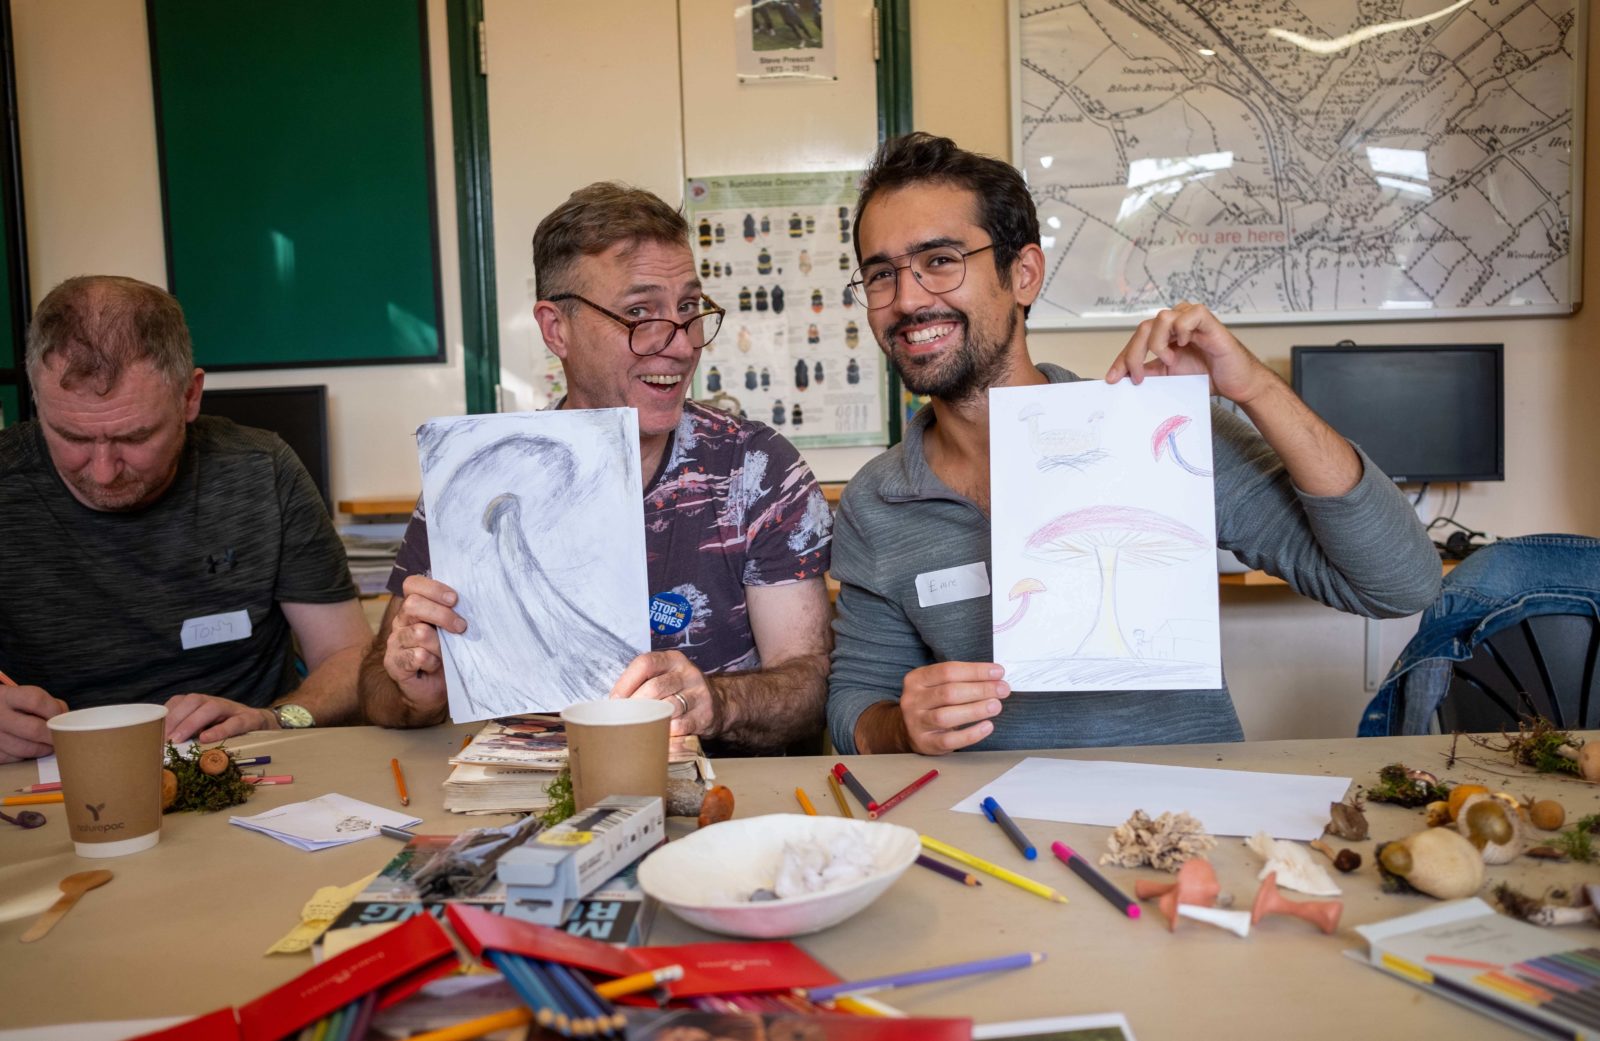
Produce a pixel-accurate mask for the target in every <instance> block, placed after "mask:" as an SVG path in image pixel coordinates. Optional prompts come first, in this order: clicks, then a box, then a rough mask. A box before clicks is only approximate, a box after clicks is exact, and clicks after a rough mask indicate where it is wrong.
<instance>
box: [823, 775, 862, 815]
mask: <svg viewBox="0 0 1600 1041" xmlns="http://www.w3.org/2000/svg"><path fill="white" fill-rule="evenodd" d="M828 787H829V788H831V789H833V801H834V802H836V803H838V804H839V812H840V813H842V814H844V815H845V816H846V817H849V818H851V819H852V820H853V819H855V814H853V813H851V812H850V804H849V803H847V802H845V801H844V789H843V788H840V787H839V778H837V777H835V776H833V774H831V773H830V774H829V775H828Z"/></svg>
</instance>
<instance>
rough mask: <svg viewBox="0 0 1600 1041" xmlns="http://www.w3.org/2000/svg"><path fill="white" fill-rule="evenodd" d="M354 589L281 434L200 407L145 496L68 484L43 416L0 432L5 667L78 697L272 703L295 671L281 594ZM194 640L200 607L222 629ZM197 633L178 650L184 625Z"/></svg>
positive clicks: (84, 700)
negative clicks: (128, 497) (121, 498)
mask: <svg viewBox="0 0 1600 1041" xmlns="http://www.w3.org/2000/svg"><path fill="white" fill-rule="evenodd" d="M355 597H356V588H355V584H354V583H353V582H351V581H350V567H349V563H348V561H347V560H346V559H345V553H344V546H343V545H341V544H340V542H339V536H338V535H337V534H336V533H335V532H334V530H333V522H332V520H331V518H329V516H328V509H327V507H326V506H324V505H323V503H322V498H321V496H320V495H319V494H318V493H317V488H316V485H314V484H312V482H311V478H310V476H309V475H307V473H306V470H305V467H304V466H302V465H301V464H300V460H299V459H297V458H296V457H295V454H294V453H293V452H292V451H290V450H289V447H288V446H287V445H285V444H284V443H283V441H282V440H280V439H279V438H278V436H277V435H275V434H270V433H268V432H267V431H265V430H255V429H253V428H250V427H242V426H238V425H236V424H235V423H233V421H232V420H227V419H219V418H217V417H214V416H201V417H200V418H198V419H196V420H195V421H194V422H193V423H191V424H190V425H189V430H188V435H187V438H186V439H185V443H184V448H183V454H182V456H181V457H180V459H179V462H178V472H177V475H176V476H175V477H174V478H173V481H172V486H171V487H170V488H168V489H167V491H166V492H165V493H164V494H163V495H162V496H161V498H159V499H157V500H156V501H155V502H154V503H153V504H152V505H150V506H147V507H145V508H144V509H141V510H132V511H128V512H114V513H106V512H100V511H97V510H91V509H90V508H89V507H87V506H84V505H83V504H82V503H80V502H78V500H77V499H75V498H73V496H72V493H71V492H70V491H68V490H67V486H66V485H65V484H63V483H62V481H61V477H60V475H59V474H57V473H56V469H55V466H54V465H53V464H52V463H51V462H50V456H49V449H48V448H47V447H46V445H45V440H44V435H43V433H42V432H41V430H40V428H39V425H38V424H37V423H24V424H22V425H20V426H16V427H11V428H9V429H7V430H5V431H0V670H3V671H5V672H6V673H8V674H10V675H11V677H12V678H13V679H15V680H16V681H17V682H18V683H27V684H34V685H37V686H40V687H43V688H44V689H45V690H46V691H48V692H49V693H51V694H53V695H54V696H56V697H58V698H61V699H62V700H63V701H65V702H66V703H67V704H68V705H69V706H70V707H72V708H88V707H91V706H94V705H111V704H120V703H124V702H134V701H153V702H163V701H165V700H166V699H167V698H170V697H172V696H173V695H174V694H186V693H190V692H198V693H202V694H217V695H220V696H222V697H225V698H232V699H233V700H235V701H238V702H242V703H243V704H246V705H266V704H270V703H271V702H273V701H275V700H277V699H278V698H279V697H281V696H283V695H284V694H287V693H288V692H289V691H290V690H292V689H294V687H295V686H297V685H298V684H299V682H300V681H299V677H298V676H297V675H296V673H295V670H294V669H293V668H292V665H293V646H292V644H291V635H292V634H291V631H290V628H289V621H288V619H287V618H285V617H284V614H283V609H282V608H281V607H280V606H279V605H280V604H283V603H305V604H329V603H339V602H342V601H345V600H354V599H355ZM240 612H243V613H244V614H246V615H248V617H249V626H248V628H249V630H250V632H249V635H248V636H242V637H238V638H231V639H225V640H221V641H219V642H208V641H207V640H204V639H200V640H196V639H194V634H195V632H196V631H197V629H196V628H195V626H193V625H188V624H186V623H195V621H196V620H200V619H206V618H208V617H210V616H216V615H221V616H224V617H223V619H220V620H219V621H218V622H217V623H215V624H213V625H211V626H206V627H204V628H206V629H207V630H209V631H210V632H212V633H214V634H221V633H226V634H229V635H233V634H237V633H240V632H242V630H243V629H244V628H246V627H245V626H244V625H243V624H242V621H241V620H240V619H239V617H238V615H239V613H240ZM186 629H189V631H190V638H189V639H188V641H187V642H188V643H189V644H190V646H189V647H187V648H185V647H184V643H185V642H186V641H185V638H184V635H183V634H184V632H185V630H186Z"/></svg>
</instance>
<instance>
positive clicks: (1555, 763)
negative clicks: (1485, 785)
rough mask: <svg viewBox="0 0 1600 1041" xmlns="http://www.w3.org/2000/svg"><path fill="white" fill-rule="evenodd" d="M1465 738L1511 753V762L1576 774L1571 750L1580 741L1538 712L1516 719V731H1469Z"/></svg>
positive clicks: (1488, 747)
mask: <svg viewBox="0 0 1600 1041" xmlns="http://www.w3.org/2000/svg"><path fill="white" fill-rule="evenodd" d="M1467 740H1469V741H1471V742H1472V743H1473V744H1476V745H1478V746H1480V747H1482V748H1487V749H1488V750H1489V751H1491V752H1503V753H1505V754H1507V755H1510V756H1511V760H1512V762H1514V763H1517V764H1519V765H1521V766H1528V767H1532V768H1533V769H1535V770H1537V771H1539V772H1540V773H1544V774H1573V775H1576V774H1577V772H1578V761H1577V760H1576V759H1575V758H1573V757H1572V755H1571V753H1572V751H1573V750H1574V749H1576V748H1578V747H1579V746H1581V745H1582V744H1583V742H1582V741H1579V740H1578V739H1576V738H1574V737H1573V736H1572V735H1571V734H1570V733H1568V732H1567V731H1565V730H1561V729H1558V728H1557V727H1556V725H1555V724H1554V723H1552V722H1550V721H1549V720H1548V719H1545V718H1543V717H1541V716H1534V717H1532V718H1528V719H1524V720H1522V721H1521V722H1519V723H1518V724H1517V732H1516V733H1515V734H1513V733H1510V732H1508V731H1504V730H1502V731H1501V732H1500V736H1499V737H1477V736H1475V735H1472V734H1468V735H1467ZM1563 749H1564V750H1566V752H1567V754H1566V755H1563V754H1562V751H1563Z"/></svg>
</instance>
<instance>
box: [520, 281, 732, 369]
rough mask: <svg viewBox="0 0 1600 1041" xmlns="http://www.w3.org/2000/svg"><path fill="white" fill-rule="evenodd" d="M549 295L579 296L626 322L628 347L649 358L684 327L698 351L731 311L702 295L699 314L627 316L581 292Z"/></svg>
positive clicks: (556, 300)
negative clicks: (682, 318) (675, 318)
mask: <svg viewBox="0 0 1600 1041" xmlns="http://www.w3.org/2000/svg"><path fill="white" fill-rule="evenodd" d="M545 299H546V300H549V301H550V302H551V303H559V302H560V301H562V300H576V301H578V303H580V304H587V305H589V306H590V307H592V308H594V309H595V310H596V311H599V312H600V313H601V314H603V315H605V316H606V317H607V318H609V319H611V320H612V321H614V322H616V323H617V324H618V325H621V326H625V327H626V328H627V330H628V350H630V351H632V352H633V353H635V354H637V355H638V356H639V357H641V358H648V357H650V356H651V355H653V354H660V353H661V352H662V351H664V350H666V349H667V347H668V345H670V344H671V343H672V338H673V337H674V336H676V335H677V334H678V332H679V330H682V332H683V336H684V339H685V340H687V341H688V344H689V346H690V347H692V348H694V349H695V350H697V351H698V350H699V349H700V348H702V347H704V346H705V345H706V344H708V343H710V342H711V341H712V340H714V339H715V338H716V335H717V330H719V329H721V328H722V317H723V315H725V314H727V313H728V312H726V311H724V310H723V309H722V308H720V307H718V306H717V305H716V304H713V303H712V302H711V301H710V300H709V299H702V300H701V301H700V306H701V308H703V310H701V312H700V313H699V314H697V315H695V316H694V317H693V318H690V319H687V320H686V321H682V322H674V321H673V320H672V319H670V318H624V317H622V315H620V314H617V313H616V312H615V311H612V310H609V309H607V308H604V307H601V306H600V305H599V304H597V303H595V302H594V301H593V300H587V299H585V298H583V297H581V296H579V295H578V294H577V293H557V294H555V295H554V296H549V297H546V298H545Z"/></svg>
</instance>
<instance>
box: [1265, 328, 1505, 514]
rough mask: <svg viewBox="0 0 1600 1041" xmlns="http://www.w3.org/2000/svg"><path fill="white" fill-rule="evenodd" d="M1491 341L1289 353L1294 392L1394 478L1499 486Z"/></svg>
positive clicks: (1498, 353)
mask: <svg viewBox="0 0 1600 1041" xmlns="http://www.w3.org/2000/svg"><path fill="white" fill-rule="evenodd" d="M1503 354H1504V351H1503V348H1502V345H1501V344H1498V343H1484V344H1463V345H1452V346H1426V347H1412V346H1406V347H1357V346H1354V345H1352V344H1341V345H1339V346H1336V347H1295V348H1293V349H1292V350H1291V351H1290V357H1291V359H1292V365H1293V369H1294V372H1293V381H1294V389H1295V393H1297V394H1299V395H1300V397H1301V398H1302V399H1303V400H1304V401H1305V403H1306V404H1307V405H1310V406H1311V408H1312V409H1313V410H1314V411H1315V412H1316V413H1317V414H1318V415H1319V416H1321V417H1322V418H1323V419H1325V420H1327V421H1328V424H1329V425H1330V426H1332V427H1333V428H1334V429H1335V430H1337V431H1338V432H1339V433H1341V434H1343V435H1344V436H1345V437H1347V438H1349V439H1350V440H1351V441H1354V442H1355V443H1356V444H1358V445H1360V446H1361V448H1362V450H1363V451H1365V452H1366V453H1367V455H1368V456H1370V457H1371V458H1372V461H1373V462H1375V463H1377V464H1378V466H1379V467H1380V468H1382V470H1383V472H1384V473H1386V474H1388V475H1389V476H1390V477H1392V478H1393V479H1394V480H1396V481H1412V482H1420V481H1503V480H1505V477H1506V472H1505V383H1504V358H1503Z"/></svg>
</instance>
